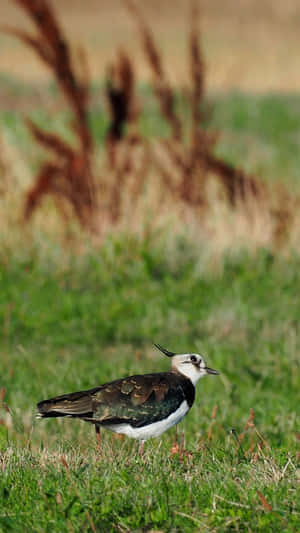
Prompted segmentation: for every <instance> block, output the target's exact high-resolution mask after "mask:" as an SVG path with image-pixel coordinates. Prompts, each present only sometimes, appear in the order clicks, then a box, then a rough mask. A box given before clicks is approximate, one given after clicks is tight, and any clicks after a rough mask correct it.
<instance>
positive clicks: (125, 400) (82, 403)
mask: <svg viewBox="0 0 300 533" xmlns="http://www.w3.org/2000/svg"><path fill="white" fill-rule="evenodd" d="M154 346H155V347H156V348H157V349H158V350H160V351H161V352H162V353H163V354H164V355H166V356H167V357H170V358H171V369H170V370H169V371H168V372H159V373H155V374H141V375H133V376H128V377H125V378H121V379H117V380H115V381H111V382H109V383H104V384H103V385H100V386H98V387H95V388H93V389H89V390H84V391H79V392H72V393H70V394H63V395H61V396H56V397H55V398H50V399H48V400H43V401H41V402H39V403H38V404H37V415H36V416H37V418H50V417H71V418H80V419H81V420H84V421H86V422H90V423H92V424H94V425H95V428H96V436H97V439H98V441H99V442H100V427H101V428H106V429H109V430H111V431H113V432H115V433H122V434H124V435H127V436H128V437H132V438H134V439H137V440H138V441H139V443H140V444H139V454H140V455H142V453H143V448H144V443H145V441H146V440H148V439H149V438H152V437H159V436H160V435H161V434H162V433H164V432H165V431H167V430H168V429H170V428H171V427H172V426H174V425H176V424H178V423H179V422H180V421H181V420H182V419H183V418H184V417H185V416H186V414H187V413H188V412H189V410H190V409H191V407H192V405H193V403H194V399H195V386H196V383H197V381H198V380H199V379H200V378H202V377H204V376H205V375H206V374H213V375H217V374H219V372H217V371H216V370H213V369H212V368H209V367H208V366H206V363H205V361H204V359H203V357H202V356H201V355H200V354H197V353H184V354H177V353H175V352H171V351H169V350H167V349H166V348H163V347H162V346H161V345H160V344H155V343H154Z"/></svg>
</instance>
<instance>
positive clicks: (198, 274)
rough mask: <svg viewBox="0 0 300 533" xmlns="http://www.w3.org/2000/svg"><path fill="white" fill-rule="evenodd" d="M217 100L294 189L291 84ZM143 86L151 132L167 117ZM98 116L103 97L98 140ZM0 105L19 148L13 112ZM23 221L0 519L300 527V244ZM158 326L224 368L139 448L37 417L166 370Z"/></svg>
mask: <svg viewBox="0 0 300 533" xmlns="http://www.w3.org/2000/svg"><path fill="white" fill-rule="evenodd" d="M23 97H24V95H23V96H22V98H23ZM18 98H19V97H18ZM213 100H214V104H215V109H216V112H215V114H214V115H213V116H212V118H211V121H212V122H211V124H212V125H213V127H217V128H220V129H221V130H222V132H223V136H222V139H221V141H220V143H219V145H218V146H219V148H218V149H219V150H220V152H221V153H222V155H223V156H224V157H226V158H228V160H231V161H233V162H238V163H240V161H242V160H243V163H244V164H245V165H246V166H247V168H248V169H249V170H250V171H251V172H256V173H258V172H260V173H261V174H262V175H263V176H264V178H265V179H266V180H272V179H274V180H275V181H276V180H280V179H281V180H282V179H283V177H286V183H287V185H288V186H289V187H290V188H291V189H295V190H297V177H298V176H297V172H298V168H299V150H297V149H296V147H297V142H298V139H299V132H300V112H299V109H300V99H299V97H298V96H293V95H291V96H279V95H277V96H275V95H265V96H253V95H246V94H236V93H229V94H227V95H224V94H223V95H222V94H221V95H215V96H214V97H213ZM151 102H152V100H151V98H150V99H149V107H148V108H146V109H145V111H144V115H143V117H142V118H141V121H142V123H141V127H142V128H144V132H145V134H146V135H148V136H150V137H151V136H155V135H157V134H158V133H159V132H160V131H162V130H163V128H164V125H163V123H161V122H160V118H159V115H155V110H154V111H153V106H152V103H151ZM97 110H98V111H97ZM29 111H30V112H31V113H33V115H34V116H35V118H36V117H38V118H39V120H40V122H41V123H43V122H46V121H47V120H49V119H48V118H47V116H45V115H44V114H43V113H41V114H40V115H39V113H38V109H33V110H29ZM97 113H98V114H97ZM101 117H102V114H101V112H100V111H99V108H98V107H97V105H95V109H94V112H93V113H92V114H91V124H92V128H93V134H94V136H95V138H96V142H97V143H98V144H99V146H101V143H102V141H103V132H104V131H105V123H103V122H101V120H102V118H101ZM97 118H98V120H97ZM0 123H1V128H2V132H4V135H5V137H6V139H9V142H10V143H11V144H12V145H14V146H16V147H17V148H18V150H19V151H20V153H23V155H24V154H26V151H28V150H29V147H30V143H31V140H30V138H29V137H28V134H27V132H26V129H25V128H24V126H23V124H22V120H21V118H20V116H19V115H18V113H17V112H12V111H7V110H5V111H3V112H2V113H1V117H0ZM63 123H64V120H63V118H62V119H61V123H58V124H57V123H56V127H59V128H60V127H61V128H62V129H63ZM12 231H14V232H15V231H17V230H16V228H13V230H12ZM18 231H19V232H20V237H19V238H18V239H16V240H15V242H16V243H18V246H17V247H16V246H14V247H12V245H11V244H10V247H9V246H2V250H1V274H0V313H1V340H0V343H1V344H0V351H1V387H2V389H1V399H2V404H1V416H0V418H1V425H0V449H1V454H0V467H1V475H0V494H1V512H0V531H4V532H6V531H36V532H46V531H49V532H50V531H51V532H52V531H57V532H64V531H78V532H79V531H99V532H100V531H101V532H106V531H107V532H109V531H122V532H123V531H124V532H125V531H169V532H175V531H178V532H179V531H216V532H225V531H249V532H253V533H254V532H257V531H264V532H269V531H284V532H295V531H299V527H300V508H299V471H300V470H299V468H300V466H299V454H300V450H299V425H298V427H297V416H299V405H300V392H299V391H300V379H299V316H300V303H299V291H300V275H299V271H300V269H299V263H300V260H299V254H298V252H297V250H292V249H290V250H289V252H288V253H287V251H286V250H285V253H281V252H280V250H279V251H278V250H273V249H271V248H269V249H267V248H265V249H259V248H258V249H254V250H253V249H250V250H249V249H247V246H239V247H236V248H232V249H230V250H227V252H224V254H222V255H221V256H220V254H216V253H215V250H214V248H212V250H210V247H209V243H205V242H203V240H201V239H199V240H197V239H191V236H189V235H188V232H185V229H184V228H183V229H182V231H181V233H178V234H175V235H174V232H173V231H172V227H170V226H166V227H165V228H160V230H159V231H158V230H157V229H155V230H153V231H149V228H148V229H147V228H146V230H145V232H144V233H142V234H139V235H134V234H128V232H126V230H123V231H119V232H112V233H111V234H108V235H107V236H106V238H105V240H104V241H103V242H102V243H101V246H100V245H99V246H95V245H90V246H89V245H87V246H86V249H85V252H84V253H82V252H81V253H76V250H74V248H72V246H71V247H70V248H68V247H67V246H66V244H65V243H62V242H56V243H55V241H53V240H49V242H47V240H44V242H43V246H42V247H39V245H38V244H39V241H38V240H37V241H36V242H35V243H34V244H31V245H30V244H29V241H28V238H27V240H26V239H25V238H24V239H25V240H24V243H23V246H22V232H21V228H20V227H19V230H18ZM261 231H263V229H261ZM84 238H85V237H84V235H82V239H84ZM11 242H14V239H11V240H10V243H11ZM41 250H42V251H41ZM153 342H158V343H161V344H162V345H165V346H166V347H167V348H169V349H171V350H174V351H177V352H180V351H182V352H186V351H196V352H199V353H201V354H203V355H205V358H206V359H207V361H208V364H209V365H211V366H212V367H213V368H216V369H217V370H219V372H220V376H218V377H207V378H205V379H203V380H202V381H201V382H200V383H199V384H198V387H197V395H196V402H195V405H194V406H193V409H192V410H191V412H190V413H189V415H188V416H187V417H186V419H185V420H184V421H183V422H181V424H180V425H179V426H178V431H176V429H172V430H170V431H169V432H168V433H165V434H164V435H163V436H162V438H161V439H156V440H152V441H148V443H146V446H145V455H144V457H143V458H141V457H139V456H138V455H137V447H138V443H137V442H135V441H132V440H127V439H122V438H119V437H118V438H116V437H114V436H113V435H112V434H110V433H109V432H105V431H103V432H102V443H101V448H100V449H97V446H96V439H95V434H94V429H93V428H92V427H90V426H89V425H87V424H85V423H83V422H80V421H75V420H48V421H36V420H35V418H34V414H35V404H36V403H37V402H38V401H39V400H41V399H44V398H47V397H51V396H53V395H57V394H60V393H64V392H71V391H75V390H80V389H87V388H90V387H93V386H95V385H97V384H100V383H103V382H106V381H109V380H112V379H115V378H117V377H121V376H125V375H129V374H134V373H145V372H153V371H161V370H167V369H168V365H169V361H168V360H167V359H166V358H164V357H163V355H162V354H160V353H159V352H157V351H156V350H155V348H154V347H153V345H152V343H153ZM298 422H299V418H298ZM297 431H298V433H297Z"/></svg>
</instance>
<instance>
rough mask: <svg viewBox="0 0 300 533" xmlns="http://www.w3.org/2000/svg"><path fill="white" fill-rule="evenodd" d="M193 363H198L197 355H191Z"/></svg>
mask: <svg viewBox="0 0 300 533" xmlns="http://www.w3.org/2000/svg"><path fill="white" fill-rule="evenodd" d="M191 361H192V363H197V357H196V356H195V355H191Z"/></svg>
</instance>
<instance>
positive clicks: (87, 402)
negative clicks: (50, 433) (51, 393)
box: [36, 391, 93, 418]
mask: <svg viewBox="0 0 300 533" xmlns="http://www.w3.org/2000/svg"><path fill="white" fill-rule="evenodd" d="M90 392H91V391H82V392H73V393H71V394H63V395H62V396H56V397H55V398H50V399H49V400H44V401H42V402H39V403H38V404H37V414H36V417H37V418H49V417H58V416H71V417H78V418H83V417H93V409H92V396H91V394H90Z"/></svg>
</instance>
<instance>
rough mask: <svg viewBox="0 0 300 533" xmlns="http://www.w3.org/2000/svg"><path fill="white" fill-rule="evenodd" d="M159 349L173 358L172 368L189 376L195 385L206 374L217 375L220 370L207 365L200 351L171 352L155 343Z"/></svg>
mask: <svg viewBox="0 0 300 533" xmlns="http://www.w3.org/2000/svg"><path fill="white" fill-rule="evenodd" d="M154 346H156V348H158V350H160V351H161V352H162V353H164V354H165V355H166V356H167V357H171V358H172V362H171V365H172V370H173V371H175V372H179V373H180V374H183V375H184V376H186V377H187V378H189V379H190V380H191V381H192V383H193V384H194V385H196V383H197V381H198V379H200V378H203V377H204V376H205V375H206V374H213V375H217V374H219V372H217V371H216V370H213V369H212V368H209V367H208V366H206V363H205V361H204V359H203V357H202V355H199V354H198V353H184V354H176V353H174V352H169V350H166V349H165V348H163V347H162V346H160V345H159V344H154Z"/></svg>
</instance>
